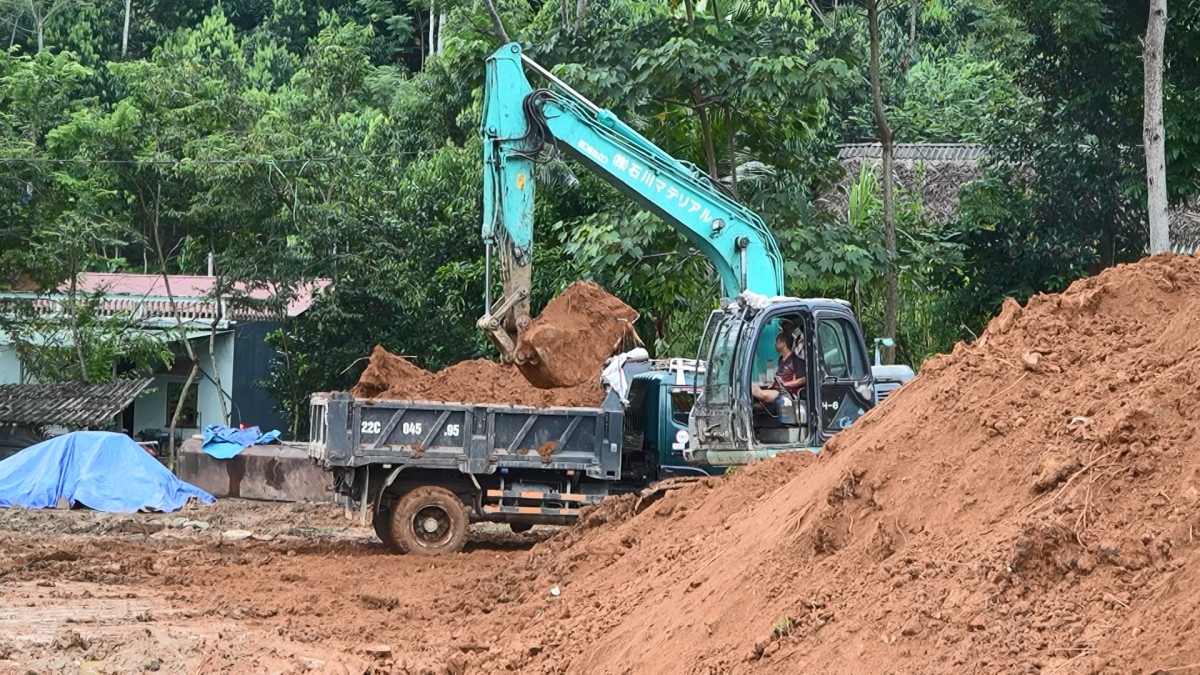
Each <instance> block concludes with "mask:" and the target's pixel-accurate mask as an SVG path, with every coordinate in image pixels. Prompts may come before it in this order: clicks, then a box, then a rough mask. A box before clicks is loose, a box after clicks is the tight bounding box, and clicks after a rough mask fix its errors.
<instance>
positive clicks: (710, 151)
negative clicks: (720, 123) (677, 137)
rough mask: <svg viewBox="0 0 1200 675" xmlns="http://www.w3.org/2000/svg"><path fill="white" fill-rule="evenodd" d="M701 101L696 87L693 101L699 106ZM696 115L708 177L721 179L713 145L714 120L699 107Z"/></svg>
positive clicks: (704, 107) (703, 108) (706, 110)
mask: <svg viewBox="0 0 1200 675" xmlns="http://www.w3.org/2000/svg"><path fill="white" fill-rule="evenodd" d="M700 100H701V98H700V88H699V87H696V88H695V89H693V90H692V101H694V102H696V103H697V104H699V102H700ZM696 115H698V116H699V117H700V138H701V140H703V141H704V161H705V163H706V164H707V166H708V175H709V176H711V177H712V179H713V180H717V179H718V178H720V176H719V175H718V172H719V170H718V169H717V149H716V145H714V144H713V132H712V120H710V119H709V118H708V108H707V107H706V106H703V105H697V106H696Z"/></svg>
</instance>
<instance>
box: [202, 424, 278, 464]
mask: <svg viewBox="0 0 1200 675" xmlns="http://www.w3.org/2000/svg"><path fill="white" fill-rule="evenodd" d="M277 440H279V432H278V431H268V432H267V433H265V434H264V433H262V432H261V431H259V429H258V427H250V428H249V429H234V428H232V427H227V426H225V425H223V424H210V425H208V426H207V427H204V443H203V444H202V445H201V446H200V449H201V450H203V451H204V452H206V453H208V454H209V455H210V456H212V457H216V458H217V459H229V458H230V457H235V456H236V455H237V454H238V453H239V452H241V451H242V450H245V449H246V448H248V447H250V446H251V445H266V444H268V443H274V442H275V441H277Z"/></svg>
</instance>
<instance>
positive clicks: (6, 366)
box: [0, 345, 22, 384]
mask: <svg viewBox="0 0 1200 675" xmlns="http://www.w3.org/2000/svg"><path fill="white" fill-rule="evenodd" d="M21 371H22V368H21V360H20V359H19V358H17V350H16V348H15V347H13V346H12V345H0V384H21Z"/></svg>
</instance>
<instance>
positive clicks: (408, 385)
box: [351, 346, 604, 408]
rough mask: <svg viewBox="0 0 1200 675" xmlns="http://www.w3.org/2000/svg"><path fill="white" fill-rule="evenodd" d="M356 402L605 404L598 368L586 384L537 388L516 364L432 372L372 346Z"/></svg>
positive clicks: (458, 365)
mask: <svg viewBox="0 0 1200 675" xmlns="http://www.w3.org/2000/svg"><path fill="white" fill-rule="evenodd" d="M351 393H353V394H354V396H355V397H357V398H368V399H372V398H383V399H395V400H406V401H451V402H455V403H469V404H489V403H490V404H501V405H519V406H533V407H541V408H549V407H556V406H558V407H598V406H599V405H600V404H601V403H603V402H604V390H603V389H602V388H601V387H600V370H599V369H596V371H595V372H594V373H593V378H592V381H591V382H588V383H585V384H581V385H579V386H576V387H568V388H563V389H539V388H537V387H535V386H533V385H532V384H530V383H529V382H528V381H526V380H525V378H524V377H522V376H521V373H520V372H519V371H518V370H517V369H516V367H515V366H505V365H501V364H499V363H496V362H494V361H485V360H476V361H463V362H461V363H456V364H454V365H453V366H450V367H449V368H446V369H445V370H440V371H438V372H436V373H431V372H429V371H428V370H425V369H423V368H419V367H417V366H415V365H413V364H412V363H409V362H408V361H406V360H405V359H403V358H401V357H399V356H396V355H395V354H391V353H389V352H388V351H387V350H385V349H384V348H383V347H380V346H376V347H375V350H374V351H373V352H371V359H370V361H369V362H368V364H367V369H366V370H365V371H363V374H362V377H360V378H359V380H358V384H357V385H355V387H354V389H353V390H352V392H351Z"/></svg>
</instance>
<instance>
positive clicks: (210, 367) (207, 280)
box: [0, 273, 329, 440]
mask: <svg viewBox="0 0 1200 675" xmlns="http://www.w3.org/2000/svg"><path fill="white" fill-rule="evenodd" d="M167 281H169V284H170V292H169V293H168V289H167V283H166V282H164V279H163V277H162V275H156V274H95V273H85V274H82V275H80V276H79V278H78V279H77V283H76V287H77V294H78V296H79V297H83V296H89V297H95V298H98V299H99V300H98V302H97V303H96V304H94V305H93V306H92V310H93V312H94V314H96V315H98V316H102V317H111V318H116V319H119V320H120V321H122V322H124V324H125V325H126V326H128V328H129V330H137V331H156V332H159V333H160V334H161V336H162V337H163V338H164V340H166V341H168V342H169V343H170V347H171V350H172V352H174V353H175V354H176V358H175V360H174V364H173V365H172V366H170V367H168V368H162V369H160V370H159V372H156V373H153V374H152V380H151V382H150V383H149V386H147V387H144V388H143V389H142V390H139V395H138V396H137V397H136V400H134V401H133V402H132V403H131V404H129V405H128V406H127V407H125V408H124V409H122V410H120V411H119V412H117V413H116V414H115V415H114V416H113V417H114V424H113V425H112V426H114V427H116V428H118V429H121V430H124V431H125V432H126V433H129V434H131V435H134V436H139V437H141V438H142V439H144V440H152V439H154V438H156V437H159V436H161V435H162V432H163V431H164V430H166V429H167V428H168V427H169V425H170V420H171V417H172V415H173V414H174V410H175V405H176V403H177V402H178V401H179V399H180V397H181V395H182V393H183V386H184V384H185V383H186V380H187V376H188V374H189V372H190V370H191V361H190V360H189V359H188V357H187V356H186V354H187V350H186V348H185V346H184V345H183V344H182V341H181V340H180V339H179V335H180V327H181V324H182V329H183V332H184V334H186V336H187V339H188V341H190V342H191V343H192V347H193V349H194V351H195V353H196V355H197V358H198V360H199V362H200V375H199V377H198V379H197V381H195V382H194V383H193V384H192V385H191V389H190V391H189V392H188V396H187V398H186V402H185V404H184V408H183V415H182V417H181V422H180V425H179V430H178V432H177V433H178V435H180V436H187V435H189V434H194V433H198V432H199V431H200V430H201V429H203V428H204V427H205V426H207V425H209V424H226V425H229V426H237V425H238V424H239V423H244V424H246V425H257V426H259V427H262V428H264V429H272V428H278V429H280V430H285V429H287V427H286V421H285V420H284V418H283V417H282V415H281V414H280V413H279V412H277V411H276V410H275V407H276V405H275V404H276V402H275V401H274V399H273V398H272V397H271V396H270V395H268V394H267V393H266V392H265V391H263V390H262V388H261V387H259V386H258V382H259V381H260V380H261V379H262V378H263V377H265V376H266V375H267V374H268V373H269V372H270V368H271V363H272V360H273V359H274V357H275V356H276V353H275V350H274V349H273V348H272V347H271V346H270V345H269V344H267V342H266V337H267V335H268V334H269V333H270V332H272V331H274V330H276V329H277V328H278V327H279V326H280V323H281V322H282V321H284V320H286V319H287V318H291V317H296V316H299V315H300V314H302V313H304V312H305V311H306V310H308V308H309V307H310V306H311V305H312V303H313V301H314V298H315V296H316V294H317V293H319V292H320V291H321V290H322V289H324V288H325V287H326V286H328V284H329V282H328V281H326V280H318V281H315V282H313V283H312V284H309V285H307V286H305V287H304V288H302V289H300V290H299V292H297V293H294V294H292V295H293V297H290V299H289V300H288V301H287V302H286V303H285V302H282V301H281V302H279V303H276V304H278V305H279V306H278V307H277V308H274V309H272V310H267V309H265V308H264V307H263V305H262V304H261V303H255V302H254V301H269V300H271V299H272V298H273V297H276V296H275V294H274V293H273V291H272V290H271V289H262V288H253V289H248V288H246V287H244V286H240V285H239V286H235V287H234V288H233V289H232V291H231V292H230V293H229V294H228V296H222V297H217V294H216V293H214V289H215V287H216V283H217V279H216V277H211V276H186V275H172V276H169V277H167ZM0 296H2V297H0V300H2V301H4V302H7V303H20V304H22V306H23V307H24V310H25V311H31V310H32V312H33V313H34V314H36V315H37V316H39V317H42V318H46V317H51V318H53V317H57V316H66V315H67V312H69V310H70V306H69V302H68V297H69V296H68V294H67V292H66V288H65V287H64V288H63V289H61V290H60V291H59V292H57V293H38V292H34V291H19V292H10V293H3V294H0ZM60 333H62V334H60V335H57V336H55V338H54V339H56V340H58V344H62V343H63V341H68V342H69V341H70V336H69V334H67V333H66V332H65V331H60ZM210 338H211V345H210ZM118 368H120V366H118ZM30 379H31V377H30V374H29V372H28V369H27V367H26V364H24V363H22V357H21V355H20V354H19V353H18V350H17V349H16V345H15V344H14V341H13V340H12V339H11V337H9V336H7V335H5V334H3V333H2V332H0V386H3V385H10V384H29V383H30V382H29V381H30ZM218 383H219V386H218ZM222 399H224V411H225V412H224V413H222ZM43 412H44V411H43ZM61 412H62V415H61V416H62V417H63V419H62V420H61V421H60V422H58V423H54V422H48V421H45V420H41V421H39V423H41V424H57V425H58V426H68V427H69V426H71V425H70V424H69V422H70V420H69V419H68V417H70V414H71V413H70V411H68V410H63V411H61ZM43 417H44V415H43ZM88 426H95V425H94V424H89V425H88Z"/></svg>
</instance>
